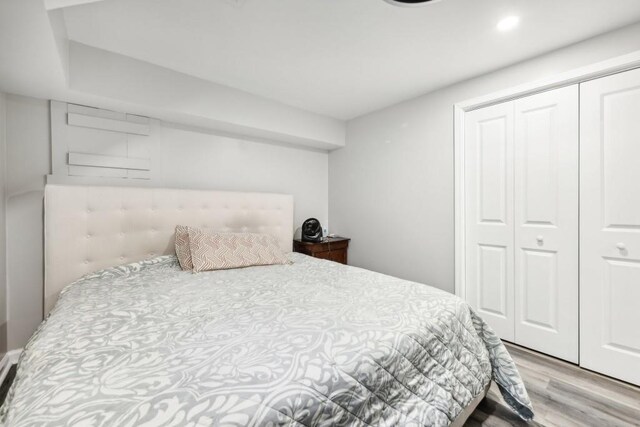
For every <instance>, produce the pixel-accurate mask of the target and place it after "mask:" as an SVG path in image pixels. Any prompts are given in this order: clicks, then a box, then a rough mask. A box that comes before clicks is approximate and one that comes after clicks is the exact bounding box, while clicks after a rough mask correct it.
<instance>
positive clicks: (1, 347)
mask: <svg viewBox="0 0 640 427" xmlns="http://www.w3.org/2000/svg"><path fill="white" fill-rule="evenodd" d="M5 129H6V100H5V94H4V93H2V92H0V357H1V356H2V354H3V353H5V352H6V351H7V283H6V282H7V281H6V279H7V270H6V265H7V264H6V261H7V259H6V256H7V251H6V244H7V240H6V225H7V224H6V201H5V197H6V192H5V165H6V162H5V160H6V151H5Z"/></svg>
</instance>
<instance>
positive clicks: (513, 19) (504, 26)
mask: <svg viewBox="0 0 640 427" xmlns="http://www.w3.org/2000/svg"><path fill="white" fill-rule="evenodd" d="M519 23H520V17H519V16H515V15H512V16H507V17H506V18H502V19H501V20H500V22H498V25H496V28H497V29H498V31H502V32H505V31H511V30H513V29H514V28H516V27H517V26H518V24H519Z"/></svg>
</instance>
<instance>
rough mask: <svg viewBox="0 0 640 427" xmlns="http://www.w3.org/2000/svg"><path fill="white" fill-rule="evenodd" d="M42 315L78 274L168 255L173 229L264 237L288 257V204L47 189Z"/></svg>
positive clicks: (288, 200)
mask: <svg viewBox="0 0 640 427" xmlns="http://www.w3.org/2000/svg"><path fill="white" fill-rule="evenodd" d="M44 212H45V221H44V224H45V231H44V241H45V258H44V259H45V280H44V314H45V316H46V314H47V313H48V312H49V311H50V310H51V309H52V308H53V306H54V305H55V303H56V301H57V299H58V295H59V293H60V291H61V290H62V289H63V288H64V287H65V286H66V285H68V284H70V283H71V282H73V281H74V280H77V279H79V278H80V277H82V276H84V275H85V274H88V273H91V272H94V271H97V270H100V269H103V268H108V267H113V266H116V265H122V264H127V263H131V262H136V261H141V260H143V259H148V258H152V257H155V256H158V255H167V254H171V253H174V230H175V227H176V225H178V224H181V225H190V226H194V227H202V228H212V229H216V230H219V231H229V232H260V233H269V234H272V235H274V236H276V237H277V238H278V241H279V243H280V246H281V247H282V249H283V250H284V251H286V252H291V247H292V241H293V232H294V225H293V196H291V195H285V194H268V193H239V192H227V191H202V190H178V189H167V188H134V187H100V186H79V185H52V184H50V185H47V187H46V189H45V209H44Z"/></svg>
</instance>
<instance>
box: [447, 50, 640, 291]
mask: <svg viewBox="0 0 640 427" xmlns="http://www.w3.org/2000/svg"><path fill="white" fill-rule="evenodd" d="M635 68H640V50H639V51H636V52H633V53H630V54H628V55H623V56H619V57H617V58H612V59H610V60H607V61H603V62H598V63H596V64H593V65H589V66H587V67H582V68H578V69H575V70H573V71H569V72H567V73H563V74H559V75H556V76H553V77H551V78H548V79H544V80H540V81H537V82H533V83H527V84H524V85H521V86H517V87H514V88H511V89H506V90H503V91H500V92H495V93H492V94H489V95H485V96H482V97H479V98H474V99H470V100H466V101H462V102H459V103H457V104H455V105H454V111H453V114H454V178H455V198H454V210H455V219H454V221H455V226H454V233H455V258H454V259H455V294H456V295H457V296H459V297H461V298H462V299H466V294H467V292H466V291H467V286H466V280H465V272H466V268H467V266H466V253H467V250H466V241H467V236H466V231H465V230H466V227H467V225H466V220H465V218H466V210H465V179H466V177H465V146H464V141H465V114H466V113H467V112H470V111H473V110H477V109H480V108H483V107H488V106H491V105H494V104H499V103H502V102H507V101H513V100H515V99H518V98H523V97H525V96H529V95H535V94H537V93H541V92H545V91H548V90H552V89H557V88H561V87H565V86H570V85H574V84H578V83H583V82H586V81H589V80H593V79H597V78H600V77H604V76H607V75H611V74H616V73H620V72H624V71H628V70H632V69H635Z"/></svg>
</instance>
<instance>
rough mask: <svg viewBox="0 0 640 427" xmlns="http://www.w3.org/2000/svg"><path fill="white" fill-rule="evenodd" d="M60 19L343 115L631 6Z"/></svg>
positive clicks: (504, 1) (152, 0) (102, 6)
mask: <svg viewBox="0 0 640 427" xmlns="http://www.w3.org/2000/svg"><path fill="white" fill-rule="evenodd" d="M512 14H515V15H519V16H520V17H521V25H520V27H519V28H517V29H515V30H513V31H512V32H509V33H501V32H498V31H497V30H496V23H497V22H498V21H499V20H500V19H501V18H503V17H504V16H507V15H512ZM64 19H65V22H66V29H67V34H68V37H69V39H70V40H74V41H77V42H80V43H83V44H87V45H90V46H93V47H97V48H101V49H105V50H109V51H113V52H116V53H119V54H122V55H126V56H130V57H133V58H136V59H140V60H143V61H146V62H150V63H152V64H155V65H159V66H162V67H166V68H170V69H172V70H175V71H179V72H181V73H185V74H189V75H192V76H195V77H199V78H202V79H205V80H208V81H211V82H215V83H219V84H223V85H227V86H230V87H233V88H236V89H241V90H244V91H247V92H250V93H252V94H256V95H260V96H263V97H266V98H270V99H273V100H277V101H280V102H283V103H285V104H289V105H291V106H295V107H298V108H301V109H305V110H308V111H311V112H315V113H319V114H323V115H328V116H331V117H335V118H339V119H345V120H346V119H351V118H353V117H357V116H359V115H362V114H365V113H367V112H370V111H373V110H377V109H380V108H382V107H385V106H388V105H391V104H394V103H397V102H399V101H402V100H405V99H408V98H412V97H415V96H417V95H419V94H422V93H426V92H429V91H432V90H434V89H437V88H439V87H443V86H446V85H448V84H451V83H454V82H457V81H460V80H464V79H467V78H470V77H473V76H476V75H479V74H483V73H486V72H489V71H492V70H495V69H498V68H501V67H504V66H507V65H510V64H513V63H515V62H518V61H521V60H524V59H527V58H530V57H533V56H537V55H539V54H542V53H545V52H548V51H550V50H554V49H557V48H560V47H562V46H566V45H568V44H571V43H575V42H577V41H580V40H583V39H585V38H589V37H592V36H595V35H597V34H601V33H603V32H607V31H610V30H613V29H615V28H619V27H621V26H624V25H627V24H631V23H633V22H637V21H639V20H640V1H638V0H616V1H615V7H612V2H611V1H610V0H562V1H558V0H442V1H441V2H435V3H431V4H428V5H426V6H424V7H413V8H400V7H394V6H392V5H390V4H388V3H386V2H384V1H383V0H108V1H97V2H92V3H88V4H83V5H77V6H72V7H67V8H65V9H64Z"/></svg>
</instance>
